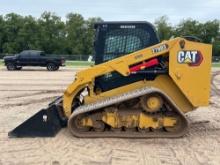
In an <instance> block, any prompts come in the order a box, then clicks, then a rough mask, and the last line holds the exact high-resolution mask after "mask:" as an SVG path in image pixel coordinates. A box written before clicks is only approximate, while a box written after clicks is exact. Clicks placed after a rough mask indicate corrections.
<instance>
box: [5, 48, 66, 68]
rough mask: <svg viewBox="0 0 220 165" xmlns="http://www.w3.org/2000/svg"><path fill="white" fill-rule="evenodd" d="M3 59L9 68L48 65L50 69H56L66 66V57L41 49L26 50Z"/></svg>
mask: <svg viewBox="0 0 220 165" xmlns="http://www.w3.org/2000/svg"><path fill="white" fill-rule="evenodd" d="M3 59H4V63H5V66H6V67H7V69H8V70H21V69H22V67H24V66H41V67H47V70H49V71H55V70H58V69H59V67H60V66H65V65H64V64H65V59H64V58H62V57H57V56H55V55H47V54H45V52H43V51H39V50H24V51H22V52H21V53H19V54H15V55H13V56H5V57H4V58H3Z"/></svg>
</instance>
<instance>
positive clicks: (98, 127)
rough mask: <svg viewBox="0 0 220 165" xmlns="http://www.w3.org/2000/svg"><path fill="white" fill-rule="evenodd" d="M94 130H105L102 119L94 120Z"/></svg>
mask: <svg viewBox="0 0 220 165" xmlns="http://www.w3.org/2000/svg"><path fill="white" fill-rule="evenodd" d="M94 130H95V131H96V132H103V131H104V130H105V123H103V122H102V121H96V122H95V124H94Z"/></svg>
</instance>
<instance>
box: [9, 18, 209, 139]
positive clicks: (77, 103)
mask: <svg viewBox="0 0 220 165" xmlns="http://www.w3.org/2000/svg"><path fill="white" fill-rule="evenodd" d="M95 29H96V36H95V43H94V50H95V66H93V67H91V68H88V69H85V70H82V71H80V72H78V73H77V74H76V76H75V80H74V81H73V82H72V83H71V84H70V85H69V86H68V88H67V89H66V90H65V92H64V94H63V96H61V97H59V98H57V99H56V100H54V101H53V102H52V103H50V104H49V107H48V108H47V109H43V110H41V111H39V112H38V113H37V114H35V115H34V116H33V117H31V118H30V119H28V120H27V121H25V122H24V123H22V124H21V125H19V126H18V127H16V128H15V129H14V130H12V131H11V132H9V136H10V137H36V136H40V137H47V136H48V137H50V136H55V135H56V133H57V132H58V131H59V130H60V129H61V128H62V127H66V126H68V129H69V130H70V132H71V133H72V134H73V135H74V136H77V137H132V138H146V137H180V136H182V135H184V134H185V133H186V130H187V128H188V122H187V119H186V118H185V115H184V114H185V113H187V112H190V111H193V110H195V109H196V108H198V107H200V106H207V105H208V104H209V95H210V79H211V56H212V46H211V45H209V44H204V43H201V42H200V41H199V40H198V39H196V38H195V37H183V38H174V39H170V40H168V41H162V42H160V41H159V39H158V37H157V34H156V32H155V29H154V27H153V26H152V25H151V24H150V23H147V22H102V23H98V24H96V25H95Z"/></svg>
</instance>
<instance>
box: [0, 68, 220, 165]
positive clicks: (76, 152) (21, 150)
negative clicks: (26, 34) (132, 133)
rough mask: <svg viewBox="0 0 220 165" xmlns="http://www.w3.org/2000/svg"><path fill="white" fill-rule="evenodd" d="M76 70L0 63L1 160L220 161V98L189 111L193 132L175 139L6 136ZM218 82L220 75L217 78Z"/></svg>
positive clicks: (59, 91)
mask: <svg viewBox="0 0 220 165" xmlns="http://www.w3.org/2000/svg"><path fill="white" fill-rule="evenodd" d="M75 72H76V70H74V69H73V68H72V69H61V70H59V71H57V72H47V71H46V70H45V69H44V68H43V69H41V68H28V69H25V70H22V71H14V72H9V71H6V70H5V69H4V68H0V99H1V102H0V125H1V127H0V165H1V164H3V165H5V164H6V165H7V164H19V165H20V164H21V165H24V164H28V165H29V164H53V165H59V164H88V165H93V164H95V165H97V164H98V165H101V164H114V165H120V164H126V165H128V164H132V165H134V164H135V165H136V164H137V165H139V164H140V165H144V164H150V165H157V164H171V165H174V164H175V165H178V164H193V165H194V164H216V165H218V164H220V156H219V155H220V147H219V146H220V111H219V109H220V99H219V97H217V96H216V95H215V92H214V93H213V96H212V98H211V104H210V106H209V107H202V108H199V109H198V110H196V111H194V112H191V113H188V114H187V118H188V119H189V122H190V129H189V132H188V133H187V134H186V135H185V136H184V137H182V138H177V139H113V138H108V139H101V138H99V139H81V138H75V137H72V135H71V134H70V133H69V132H68V130H67V129H62V130H61V131H60V132H59V133H58V135H57V136H56V137H54V138H21V139H15V138H8V136H7V133H8V131H10V130H11V129H13V128H14V127H15V126H17V125H18V124H20V123H21V122H23V121H24V120H25V119H27V118H28V117H30V116H32V115H33V114H34V113H36V112H37V111H39V110H40V109H41V108H43V107H46V106H47V104H48V103H49V102H50V101H52V100H53V99H54V98H55V97H56V96H59V95H62V92H63V91H64V89H65V88H66V86H67V85H68V84H69V83H71V82H72V80H73V78H74V74H75ZM215 82H216V83H217V84H219V87H220V76H218V77H217V78H216V81H215Z"/></svg>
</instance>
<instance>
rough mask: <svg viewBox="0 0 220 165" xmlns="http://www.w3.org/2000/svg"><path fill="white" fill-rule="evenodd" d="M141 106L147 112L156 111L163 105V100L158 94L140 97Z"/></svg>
mask: <svg viewBox="0 0 220 165" xmlns="http://www.w3.org/2000/svg"><path fill="white" fill-rule="evenodd" d="M141 106H142V108H143V109H144V110H145V111H146V112H149V113H154V112H158V111H159V110H160V109H161V107H162V106H163V100H162V98H161V96H159V95H158V94H152V95H147V96H143V97H141Z"/></svg>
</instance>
